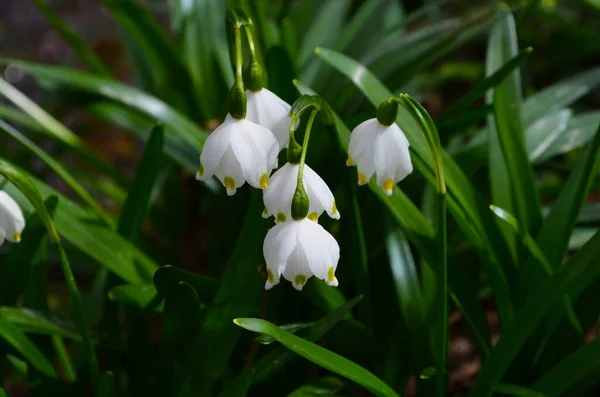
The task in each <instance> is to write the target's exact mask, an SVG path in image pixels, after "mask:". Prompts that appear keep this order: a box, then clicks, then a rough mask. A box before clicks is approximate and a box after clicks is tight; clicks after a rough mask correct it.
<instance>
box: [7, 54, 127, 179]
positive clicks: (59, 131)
mask: <svg viewBox="0 0 600 397" xmlns="http://www.w3.org/2000/svg"><path fill="white" fill-rule="evenodd" d="M11 63H12V62H11ZM67 70H69V69H67ZM0 94H2V95H4V96H5V97H6V98H7V99H8V100H10V101H11V102H12V103H14V104H15V105H16V106H17V107H19V108H20V109H21V110H23V111H24V112H25V113H26V114H28V115H29V116H30V117H31V118H32V119H33V120H35V121H36V122H37V123H39V124H40V125H42V126H43V127H44V129H43V131H45V132H47V133H48V135H49V136H50V137H51V138H53V139H55V140H57V141H59V142H60V143H61V144H63V145H65V146H67V147H68V148H70V149H71V150H73V151H74V152H75V153H77V154H79V155H80V156H81V157H82V158H84V159H85V160H87V161H88V162H90V163H91V164H93V165H94V166H96V167H97V168H98V169H99V170H101V171H102V172H104V173H105V174H107V175H109V176H110V177H112V178H114V179H115V181H117V182H119V183H120V184H122V185H127V179H126V178H125V177H124V176H123V174H122V173H121V171H119V170H117V169H116V168H114V167H113V166H112V165H110V164H108V163H107V162H105V161H104V160H103V159H101V158H100V157H98V155H96V154H95V153H94V152H92V151H90V149H88V148H87V147H86V145H85V143H84V142H83V141H82V140H81V138H79V137H78V136H77V135H75V134H74V133H73V132H72V131H70V130H69V129H68V128H67V127H65V126H64V125H63V124H61V123H60V122H59V121H58V120H56V119H55V118H54V117H52V116H51V115H50V114H49V113H47V112H46V111H45V110H44V109H42V108H41V107H39V106H38V105H37V104H36V103H35V102H33V101H32V100H31V99H29V98H27V96H25V94H23V93H22V92H21V91H19V90H18V89H16V88H15V87H13V86H12V85H11V84H9V83H7V82H6V81H5V80H4V79H2V78H0Z"/></svg>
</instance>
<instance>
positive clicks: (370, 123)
mask: <svg viewBox="0 0 600 397" xmlns="http://www.w3.org/2000/svg"><path fill="white" fill-rule="evenodd" d="M380 128H381V124H379V122H378V121H377V119H369V120H366V121H363V122H362V123H360V124H359V125H357V126H356V127H355V128H354V130H352V134H351V135H350V144H349V146H348V154H349V155H350V156H351V157H352V159H353V160H356V159H357V158H358V157H361V155H362V154H363V153H364V152H365V151H368V150H371V149H372V146H373V143H374V141H375V138H376V137H377V132H378V131H379V129H380Z"/></svg>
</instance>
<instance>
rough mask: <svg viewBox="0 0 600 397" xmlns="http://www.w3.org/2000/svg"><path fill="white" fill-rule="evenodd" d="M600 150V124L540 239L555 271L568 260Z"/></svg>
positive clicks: (564, 188)
mask: <svg viewBox="0 0 600 397" xmlns="http://www.w3.org/2000/svg"><path fill="white" fill-rule="evenodd" d="M599 151H600V123H598V126H597V130H596V134H595V136H594V139H593V140H592V142H591V144H590V145H589V146H588V148H587V149H586V151H585V153H584V155H583V157H582V159H581V160H580V161H579V164H578V165H577V168H575V170H574V171H573V172H572V173H571V175H570V176H569V179H568V180H567V183H566V184H565V186H564V187H563V189H562V191H561V193H560V195H559V196H558V199H557V200H556V201H555V202H554V204H553V205H552V209H551V211H550V213H549V214H548V216H547V217H546V219H545V220H544V223H543V225H542V228H541V229H540V233H539V235H538V238H537V242H538V244H539V246H540V248H541V250H542V251H543V252H544V253H545V254H546V257H547V258H548V261H549V262H550V265H551V266H552V267H553V268H554V269H558V268H559V267H560V265H561V264H562V262H563V260H564V257H565V254H566V252H567V247H568V244H569V239H570V238H571V234H572V231H573V228H574V226H575V223H576V222H577V217H578V216H579V212H580V211H581V208H582V206H583V204H584V203H585V198H586V197H587V194H588V192H589V190H590V188H591V185H592V182H593V181H594V178H595V177H596V172H595V170H596V169H597V167H596V166H597V165H598V164H597V163H598V159H599V156H598V153H599Z"/></svg>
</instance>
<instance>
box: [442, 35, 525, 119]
mask: <svg viewBox="0 0 600 397" xmlns="http://www.w3.org/2000/svg"><path fill="white" fill-rule="evenodd" d="M532 51H533V49H532V48H531V47H528V48H526V49H524V50H523V51H521V52H520V53H519V54H518V55H515V56H514V57H512V58H511V59H510V60H508V61H507V62H506V63H505V64H503V65H502V67H500V68H499V69H498V70H496V71H495V72H493V73H492V74H490V75H489V76H487V77H486V78H485V79H483V80H480V81H479V82H478V83H477V84H475V86H473V88H471V89H470V90H469V92H467V93H466V94H465V95H464V96H463V97H462V98H461V99H460V100H459V101H458V102H456V103H454V104H452V105H451V106H450V107H448V108H447V109H446V110H444V113H443V114H442V116H440V118H439V119H438V122H440V121H442V120H443V118H444V117H445V116H447V115H449V114H452V113H454V112H457V113H458V112H462V111H464V110H466V109H467V108H468V107H469V106H470V105H472V104H473V102H475V101H476V100H477V98H479V97H480V96H482V95H484V94H485V93H486V92H487V91H488V90H489V89H491V88H494V87H496V86H497V85H499V84H500V83H502V82H503V81H504V80H505V79H506V78H507V77H508V76H510V75H511V74H512V73H513V72H514V71H515V70H517V68H518V67H519V66H520V65H521V63H523V62H524V61H525V60H526V59H527V58H529V55H531V52H532Z"/></svg>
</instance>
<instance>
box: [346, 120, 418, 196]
mask: <svg viewBox="0 0 600 397" xmlns="http://www.w3.org/2000/svg"><path fill="white" fill-rule="evenodd" d="M409 146H410V144H409V142H408V139H406V136H404V133H403V132H402V130H401V129H400V127H398V126H397V125H396V124H395V123H393V124H391V125H389V126H385V125H383V124H381V123H380V122H379V121H377V119H369V120H367V121H364V122H362V123H361V124H359V125H358V126H357V127H356V128H355V129H354V130H353V131H352V135H351V136H350V146H349V148H348V161H347V163H346V164H347V165H356V166H357V167H358V184H359V185H364V184H366V183H368V182H369V180H370V179H371V176H373V174H377V184H378V185H379V186H381V188H382V189H383V191H384V192H385V194H386V195H388V196H391V195H392V189H393V188H394V185H395V184H396V183H398V182H400V181H401V180H402V179H404V178H405V177H406V176H407V175H408V174H410V173H411V172H412V170H413V166H412V163H411V161H410V153H409V151H408V147H409Z"/></svg>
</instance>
